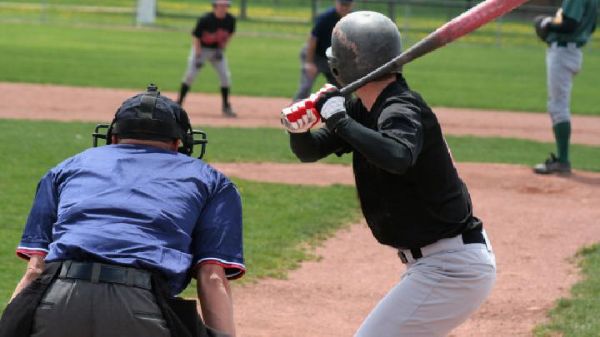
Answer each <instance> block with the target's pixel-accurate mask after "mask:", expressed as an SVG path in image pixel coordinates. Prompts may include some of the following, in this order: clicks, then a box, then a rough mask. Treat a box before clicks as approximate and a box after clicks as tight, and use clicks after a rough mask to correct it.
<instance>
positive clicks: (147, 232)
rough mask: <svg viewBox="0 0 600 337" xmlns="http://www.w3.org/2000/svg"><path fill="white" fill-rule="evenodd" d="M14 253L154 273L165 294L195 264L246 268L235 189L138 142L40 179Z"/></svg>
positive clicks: (235, 272) (187, 160)
mask: <svg viewBox="0 0 600 337" xmlns="http://www.w3.org/2000/svg"><path fill="white" fill-rule="evenodd" d="M17 254H18V255H19V256H21V257H28V256H30V255H32V254H39V255H46V262H52V261H60V260H68V259H72V260H83V261H89V260H95V261H100V262H109V263H115V264H120V265H126V266H134V267H138V268H143V269H146V270H151V271H155V272H160V273H161V274H163V275H164V276H166V277H167V278H168V280H169V285H170V288H171V293H172V295H176V294H178V293H180V292H181V291H182V290H183V289H184V288H185V287H186V286H187V284H188V283H189V281H190V278H191V272H190V271H191V269H192V267H194V266H196V265H197V264H199V263H217V264H220V265H222V266H223V267H224V268H225V270H226V272H227V276H228V277H229V278H237V277H240V276H241V275H242V274H243V273H244V271H245V267H244V259H243V252H242V205H241V200H240V196H239V194H238V191H237V189H236V187H235V185H234V184H233V183H232V182H231V181H230V180H229V179H228V178H227V177H225V176H224V175H223V174H221V173H220V172H218V171H217V170H215V169H213V168H212V167H210V166H209V165H207V164H206V163H204V162H203V161H201V160H198V159H194V158H192V157H188V156H186V155H183V154H179V153H175V152H172V151H166V150H162V149H159V148H156V147H152V146H144V145H131V144H127V145H126V144H119V145H107V146H102V147H98V148H92V149H89V150H86V151H84V152H82V153H80V154H78V155H76V156H74V157H71V158H69V159H67V160H65V161H64V162H62V163H60V164H59V165H58V166H56V167H55V168H53V169H51V170H50V171H49V172H48V173H47V174H46V175H45V176H44V177H43V178H42V179H41V181H40V183H39V184H38V188H37V193H36V196H35V200H34V203H33V207H32V209H31V212H30V214H29V218H28V219H27V224H26V225H25V230H24V233H23V237H22V239H21V242H20V244H19V247H18V248H17Z"/></svg>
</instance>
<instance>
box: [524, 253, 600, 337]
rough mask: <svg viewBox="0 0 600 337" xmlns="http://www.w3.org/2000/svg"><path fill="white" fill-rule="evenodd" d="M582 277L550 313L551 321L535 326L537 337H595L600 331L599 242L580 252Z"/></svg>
mask: <svg viewBox="0 0 600 337" xmlns="http://www.w3.org/2000/svg"><path fill="white" fill-rule="evenodd" d="M578 257H579V259H580V260H579V267H580V268H581V271H582V273H583V280H581V281H580V282H578V283H577V284H576V285H575V286H574V287H573V288H572V289H571V296H570V297H569V298H561V299H560V300H558V301H557V303H556V305H555V307H554V309H552V311H551V312H550V314H549V316H550V322H549V323H547V324H543V325H540V326H538V327H537V328H536V329H535V331H534V332H535V335H536V336H537V337H553V336H557V335H560V336H563V337H596V336H598V331H600V317H599V316H598V312H600V300H599V298H600V245H598V244H596V245H593V246H589V247H585V248H583V249H582V250H581V251H580V252H579V254H578Z"/></svg>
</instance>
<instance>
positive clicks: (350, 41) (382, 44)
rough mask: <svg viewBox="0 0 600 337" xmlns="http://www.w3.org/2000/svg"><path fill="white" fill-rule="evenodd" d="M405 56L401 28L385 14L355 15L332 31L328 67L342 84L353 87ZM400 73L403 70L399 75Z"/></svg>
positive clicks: (340, 22) (364, 13)
mask: <svg viewBox="0 0 600 337" xmlns="http://www.w3.org/2000/svg"><path fill="white" fill-rule="evenodd" d="M401 53H402V42H401V38H400V32H399V31H398V27H397V26H396V24H395V23H394V22H392V20H390V19H389V18H388V17H386V16H385V15H383V14H380V13H377V12H370V11H359V12H353V13H350V14H348V15H346V16H345V17H343V18H342V19H341V20H340V21H339V22H338V23H337V24H336V25H335V27H334V28H333V33H332V35H331V47H329V48H328V49H327V52H326V54H327V59H328V61H329V68H330V69H331V72H332V73H333V76H335V78H336V79H337V80H338V82H340V84H341V85H347V84H350V83H352V82H354V81H356V80H357V79H359V78H361V77H363V76H365V75H367V74H368V73H370V72H371V71H373V70H375V69H377V68H379V67H380V66H382V65H384V64H385V63H387V62H389V61H390V60H392V59H393V58H394V57H396V56H398V55H400V54H401ZM399 71H401V67H398V69H396V72H399Z"/></svg>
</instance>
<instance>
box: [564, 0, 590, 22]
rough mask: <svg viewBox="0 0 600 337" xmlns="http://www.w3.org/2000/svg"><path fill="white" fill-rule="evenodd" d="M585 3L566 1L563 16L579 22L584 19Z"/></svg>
mask: <svg viewBox="0 0 600 337" xmlns="http://www.w3.org/2000/svg"><path fill="white" fill-rule="evenodd" d="M584 5H585V1H582V0H565V1H564V2H563V5H562V10H563V15H564V16H567V17H569V18H571V19H573V20H575V21H577V22H581V19H583V14H584V13H583V11H584Z"/></svg>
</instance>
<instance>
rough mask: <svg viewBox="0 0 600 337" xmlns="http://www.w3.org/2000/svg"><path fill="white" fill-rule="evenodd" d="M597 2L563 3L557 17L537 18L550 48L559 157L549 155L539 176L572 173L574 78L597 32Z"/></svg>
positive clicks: (551, 98)
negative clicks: (571, 106)
mask: <svg viewBox="0 0 600 337" xmlns="http://www.w3.org/2000/svg"><path fill="white" fill-rule="evenodd" d="M597 15H598V0H564V1H563V3H562V7H561V8H560V9H559V10H558V12H557V13H556V16H554V17H537V18H536V20H535V27H536V32H537V34H538V36H539V37H540V39H542V41H544V42H546V43H547V44H548V49H547V50H546V76H547V86H548V113H549V114H550V118H551V119H552V130H553V131H554V138H555V140H556V150H557V154H558V156H557V155H555V154H553V153H552V154H550V158H548V159H547V160H546V161H545V162H544V163H541V164H538V165H536V166H535V167H534V168H533V171H534V172H535V173H540V174H551V173H558V174H568V173H570V172H571V163H570V161H569V144H570V138H571V109H570V105H571V89H572V88H573V77H574V76H575V75H576V74H577V73H578V72H579V71H580V70H581V65H582V62H583V52H582V51H581V48H582V47H583V46H585V44H586V43H587V42H588V41H589V39H590V37H591V35H592V33H593V32H594V31H595V30H596V20H597Z"/></svg>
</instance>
